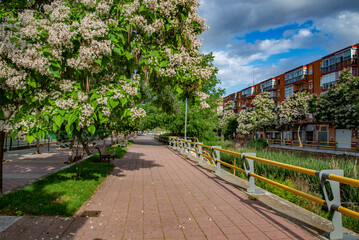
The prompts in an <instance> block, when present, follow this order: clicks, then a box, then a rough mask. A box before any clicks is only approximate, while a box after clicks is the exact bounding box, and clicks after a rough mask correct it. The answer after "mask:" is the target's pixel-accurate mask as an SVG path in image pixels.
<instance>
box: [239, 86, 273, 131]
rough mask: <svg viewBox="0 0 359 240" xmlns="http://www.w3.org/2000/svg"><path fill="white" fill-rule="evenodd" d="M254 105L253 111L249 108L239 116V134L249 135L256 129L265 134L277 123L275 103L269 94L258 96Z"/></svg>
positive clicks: (253, 102)
mask: <svg viewBox="0 0 359 240" xmlns="http://www.w3.org/2000/svg"><path fill="white" fill-rule="evenodd" d="M252 105H253V109H248V108H247V109H245V110H243V111H241V113H240V115H239V118H238V128H237V132H238V133H239V134H249V133H250V132H252V131H254V130H255V129H256V130H264V132H265V131H266V129H267V128H268V127H270V126H272V125H273V124H274V122H275V119H276V114H275V112H274V101H273V99H270V93H269V92H264V93H261V94H259V95H257V96H256V97H255V98H254V99H253V101H252ZM265 135H266V134H265Z"/></svg>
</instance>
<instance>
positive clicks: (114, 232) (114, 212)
mask: <svg viewBox="0 0 359 240" xmlns="http://www.w3.org/2000/svg"><path fill="white" fill-rule="evenodd" d="M115 164H116V167H115V169H114V171H113V172H112V174H111V175H110V176H109V177H108V178H107V179H106V181H105V182H104V183H103V184H102V185H101V187H100V188H99V189H98V190H97V192H96V193H95V194H94V195H93V197H92V198H91V200H89V201H88V202H87V203H86V204H85V205H84V206H83V208H82V211H85V212H87V214H89V215H91V213H94V212H96V211H97V212H100V214H99V216H97V217H91V216H90V217H77V218H70V219H63V218H55V217H35V218H30V217H24V218H22V219H20V220H19V221H17V222H16V223H15V224H13V225H12V226H10V227H9V228H8V229H6V230H5V231H4V232H2V233H1V234H0V239H59V238H60V239H85V240H87V239H236V240H237V239H256V240H257V239H260V240H261V239H315V238H314V237H312V236H311V235H310V234H309V233H307V232H306V231H304V230H303V229H301V228H300V227H298V226H295V225H293V223H291V222H289V221H287V220H285V219H283V218H282V217H280V216H278V215H277V214H276V213H275V212H273V211H271V210H268V209H267V208H265V207H264V206H262V205H261V204H260V203H258V202H256V201H253V200H249V199H248V198H247V196H246V195H245V194H244V193H243V192H241V191H239V190H238V189H236V188H235V187H233V186H231V185H230V184H227V183H226V182H224V181H222V180H220V179H218V178H217V177H216V176H215V175H214V174H212V173H209V172H207V171H205V170H203V169H201V168H199V167H198V166H196V165H194V164H192V163H191V162H189V161H187V160H185V159H183V158H182V157H180V156H178V155H177V154H176V153H174V152H172V151H171V150H170V149H168V148H166V147H164V146H161V145H160V144H157V143H156V142H154V141H153V140H150V139H149V138H147V137H138V138H137V139H136V140H135V142H134V144H133V145H132V146H131V147H130V149H129V151H128V153H127V154H126V155H125V157H124V158H122V159H119V160H115Z"/></svg>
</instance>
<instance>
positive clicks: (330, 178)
mask: <svg viewBox="0 0 359 240" xmlns="http://www.w3.org/2000/svg"><path fill="white" fill-rule="evenodd" d="M169 145H170V147H171V148H173V149H174V150H177V151H178V152H180V153H181V154H183V155H187V157H188V158H191V157H193V154H192V153H194V156H195V157H196V158H197V159H198V163H199V164H203V163H204V161H203V160H206V161H207V162H208V163H211V164H215V165H216V166H217V169H216V173H217V174H222V167H221V165H224V166H226V167H228V168H231V169H234V170H236V171H239V172H242V173H244V174H245V175H246V176H247V178H248V182H249V188H248V189H247V192H249V193H259V192H258V191H257V190H256V189H255V179H258V180H261V181H264V182H266V183H269V184H271V185H274V186H276V187H279V188H281V189H284V190H286V191H288V192H291V193H293V194H295V195H298V196H301V197H303V198H306V199H308V200H310V201H313V202H315V203H317V204H320V205H322V206H326V207H327V208H328V210H329V212H330V213H331V216H332V224H333V227H334V231H333V232H331V233H329V238H330V239H342V238H343V227H342V215H341V214H345V215H347V216H350V217H352V218H355V219H358V220H359V213H358V212H356V211H353V210H351V209H348V208H345V207H343V206H341V198H340V183H342V184H348V185H351V186H354V187H359V180H357V179H352V178H347V177H344V171H343V170H342V169H329V170H321V171H316V170H312V169H308V168H303V167H298V166H294V165H290V164H286V163H281V162H276V161H272V160H268V159H264V158H260V157H257V156H256V154H255V153H238V152H234V151H230V150H226V149H222V148H221V147H220V146H208V145H204V144H203V143H202V142H191V141H189V140H185V139H182V138H179V137H169ZM221 153H226V154H231V155H234V156H238V157H241V159H242V161H243V166H244V169H242V168H239V167H238V166H236V164H233V165H232V164H229V163H227V162H224V161H221ZM254 161H257V162H261V163H265V164H269V165H273V166H277V167H280V168H285V169H288V170H292V171H296V172H300V173H304V174H307V175H311V176H315V177H318V178H319V180H320V184H321V188H322V190H323V195H324V199H321V198H318V197H315V196H312V195H310V194H308V193H305V192H302V191H299V190H297V189H294V188H291V187H288V186H286V185H283V184H281V183H278V182H276V181H273V180H271V179H268V178H265V177H262V176H260V175H258V174H256V173H255V172H254ZM327 183H329V186H330V189H327V186H326V184H327ZM328 192H329V193H331V194H330V195H329V194H328Z"/></svg>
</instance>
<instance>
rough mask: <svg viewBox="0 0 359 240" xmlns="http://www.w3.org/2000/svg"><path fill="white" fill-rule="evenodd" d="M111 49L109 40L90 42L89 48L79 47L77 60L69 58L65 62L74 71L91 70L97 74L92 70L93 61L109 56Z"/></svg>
mask: <svg viewBox="0 0 359 240" xmlns="http://www.w3.org/2000/svg"><path fill="white" fill-rule="evenodd" d="M112 47H113V46H112V43H111V41H110V40H104V41H97V40H92V42H91V45H90V46H81V47H80V51H79V56H78V57H77V59H76V58H70V59H68V60H67V64H68V65H69V66H70V67H72V68H74V69H76V70H83V69H91V70H92V72H93V73H97V72H98V71H96V70H97V69H96V68H93V66H94V63H93V60H95V59H101V58H102V57H103V55H110V54H111V48H112ZM95 66H97V65H95ZM100 70H101V69H100Z"/></svg>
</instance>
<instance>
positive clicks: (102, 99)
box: [97, 96, 108, 105]
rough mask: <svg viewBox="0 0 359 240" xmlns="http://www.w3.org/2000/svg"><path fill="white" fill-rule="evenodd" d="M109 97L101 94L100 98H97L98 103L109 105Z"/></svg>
mask: <svg viewBox="0 0 359 240" xmlns="http://www.w3.org/2000/svg"><path fill="white" fill-rule="evenodd" d="M107 101H108V98H107V97H103V96H101V97H100V98H97V103H98V104H100V105H107Z"/></svg>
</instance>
